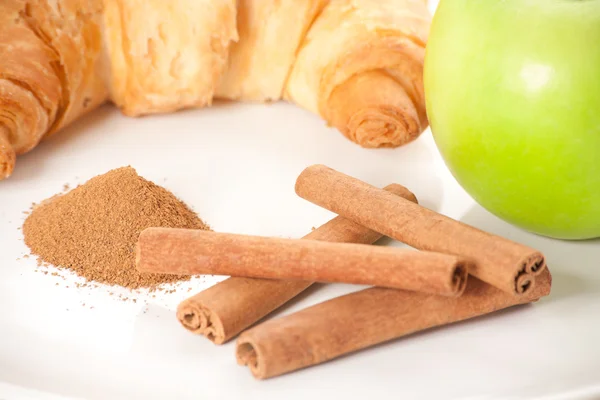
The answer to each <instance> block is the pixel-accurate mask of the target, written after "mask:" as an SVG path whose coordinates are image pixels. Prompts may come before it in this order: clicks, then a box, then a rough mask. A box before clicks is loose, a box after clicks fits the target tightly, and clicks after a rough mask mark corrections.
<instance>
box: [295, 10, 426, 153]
mask: <svg viewBox="0 0 600 400" xmlns="http://www.w3.org/2000/svg"><path fill="white" fill-rule="evenodd" d="M430 20H431V17H430V15H429V11H428V9H427V4H426V1H424V0H332V1H331V2H330V3H329V4H328V5H327V7H325V9H324V10H323V12H322V13H321V14H320V15H319V17H318V18H317V19H316V21H315V23H314V24H313V25H312V27H311V28H310V30H309V31H308V34H307V35H306V37H305V38H304V41H303V43H302V45H301V48H300V50H299V52H298V56H297V58H296V62H295V64H294V66H293V68H292V71H291V74H290V77H289V80H288V81H287V85H286V88H285V91H284V97H285V98H286V99H287V100H289V101H292V102H294V103H296V104H298V105H300V106H302V107H304V108H306V109H308V110H310V111H312V112H314V113H317V114H319V115H321V116H322V117H323V118H324V119H325V120H326V121H327V123H328V124H330V125H333V126H334V127H336V128H338V129H339V130H340V131H341V132H342V133H343V134H344V135H346V136H347V137H348V138H349V139H350V140H352V141H354V142H356V143H358V144H360V145H361V146H364V147H396V146H400V145H402V144H405V143H408V142H410V141H412V140H414V139H415V138H416V137H417V136H418V135H419V134H420V133H421V132H422V131H423V130H424V129H425V128H426V127H427V117H426V114H425V101H424V94H423V62H424V57H425V43H426V42H427V36H428V33H429V26H430Z"/></svg>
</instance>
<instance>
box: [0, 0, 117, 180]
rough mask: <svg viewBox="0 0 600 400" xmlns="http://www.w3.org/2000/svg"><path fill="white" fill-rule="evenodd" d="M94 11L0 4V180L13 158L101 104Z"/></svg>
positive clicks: (58, 3)
mask: <svg viewBox="0 0 600 400" xmlns="http://www.w3.org/2000/svg"><path fill="white" fill-rule="evenodd" d="M101 10H102V9H101V7H99V5H98V2H97V1H92V0H55V1H43V0H38V1H33V0H31V1H26V0H2V1H1V2H0V178H4V177H6V176H8V175H10V174H11V172H12V170H13V168H14V164H15V155H16V154H21V153H24V152H26V151H29V150H31V149H32V148H33V147H35V146H36V145H37V143H38V142H39V141H40V140H41V139H42V138H43V137H44V136H48V135H51V134H52V133H54V132H56V131H58V130H59V129H61V128H63V127H64V126H66V125H68V124H69V123H71V122H72V121H73V120H75V119H76V118H78V117H79V116H81V115H83V114H85V113H86V112H88V111H90V110H92V109H94V108H95V107H96V106H98V105H99V104H101V103H102V102H104V101H105V100H106V99H107V91H106V89H105V83H104V80H105V77H104V76H103V74H102V69H103V62H105V60H104V58H103V50H102V31H101V25H100V17H101Z"/></svg>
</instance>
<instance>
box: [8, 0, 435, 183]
mask: <svg viewBox="0 0 600 400" xmlns="http://www.w3.org/2000/svg"><path fill="white" fill-rule="evenodd" d="M430 19H431V18H430V15H429V12H428V11H427V7H426V1H425V0H286V1H270V0H264V1H262V0H261V1H254V0H173V1H163V0H1V1H0V179H2V178H4V177H6V176H8V175H10V173H11V172H12V170H13V168H14V164H15V158H16V155H17V154H21V153H24V152H26V151H29V150H31V149H32V148H33V147H35V146H36V145H37V143H38V142H39V141H40V140H41V139H42V138H44V137H47V136H49V135H51V134H52V133H54V132H56V131H58V130H59V129H61V128H63V127H64V126H66V125H67V124H69V123H70V122H72V121H73V120H75V119H76V118H78V117H79V116H81V115H83V114H85V113H86V112H87V111H89V110H92V109H93V108H95V107H96V106H98V105H99V104H101V103H103V102H104V101H106V100H107V99H109V98H110V100H112V101H113V102H114V103H115V104H116V105H117V106H118V107H119V108H120V109H121V110H122V112H123V113H124V114H127V115H131V116H139V115H144V114H152V113H165V112H171V111H175V110H178V109H182V108H188V107H204V106H208V105H210V104H211V102H212V99H213V98H214V97H221V98H227V99H236V100H249V101H276V100H279V99H281V98H285V99H286V100H289V101H291V102H293V103H295V104H297V105H299V106H301V107H304V108H306V109H308V110H310V111H312V112H314V113H316V114H318V115H320V116H321V117H322V118H324V119H325V120H326V121H327V123H328V124H329V125H332V126H334V127H336V128H337V129H339V130H340V131H341V132H342V133H343V134H344V135H346V136H347V137H348V138H349V139H351V140H353V141H355V142H357V143H359V144H360V145H362V146H364V147H394V146H399V145H402V144H404V143H407V142H409V141H411V140H413V139H415V138H416V137H417V136H418V135H419V134H420V133H421V132H422V131H423V130H424V129H425V127H426V126H427V118H426V115H425V104H424V99H423V82H422V70H423V58H424V54H425V43H426V42H427V35H428V30H429V24H430Z"/></svg>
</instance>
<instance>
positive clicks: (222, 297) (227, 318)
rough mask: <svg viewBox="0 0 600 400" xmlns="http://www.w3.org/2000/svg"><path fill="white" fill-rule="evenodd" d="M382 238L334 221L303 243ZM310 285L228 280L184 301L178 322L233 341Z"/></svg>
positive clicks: (396, 188)
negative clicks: (309, 240) (243, 331)
mask: <svg viewBox="0 0 600 400" xmlns="http://www.w3.org/2000/svg"><path fill="white" fill-rule="evenodd" d="M384 190H386V191H389V192H390V193H393V194H394V195H397V196H402V197H403V198H405V199H408V200H410V201H413V202H417V199H416V197H415V196H414V194H412V193H411V192H410V191H409V190H408V189H406V188H405V187H403V186H400V185H396V184H392V185H389V186H387V187H386V188H385V189H384ZM381 236H382V235H381V234H380V233H377V232H375V231H372V230H370V229H368V228H365V227H363V226H361V225H358V224H356V223H354V222H352V221H349V220H347V219H345V218H342V217H336V218H334V219H332V220H331V221H329V222H327V223H326V224H324V225H322V226H321V227H319V228H317V229H315V230H314V231H312V232H310V233H309V234H308V235H306V236H305V237H304V238H305V239H312V240H322V241H328V242H348V243H374V242H375V241H377V240H378V239H380V238H381ZM310 285H312V282H305V281H276V280H268V279H252V278H236V277H234V278H228V279H226V280H224V281H223V282H220V283H217V284H216V285H214V286H212V287H210V288H208V289H206V290H203V291H201V292H200V293H198V294H196V295H194V296H192V297H190V298H188V299H186V300H184V301H183V302H181V304H179V307H177V318H178V319H179V321H180V322H181V324H182V325H183V326H184V327H185V328H186V329H188V330H189V331H191V332H193V333H196V334H201V335H204V336H206V337H207V338H208V339H210V340H212V341H213V342H214V343H216V344H222V343H225V342H226V341H228V340H230V339H231V338H233V337H235V336H236V335H237V334H239V333H240V332H241V331H242V330H244V329H246V328H248V327H249V326H250V325H252V324H254V323H256V322H257V321H258V320H260V319H261V318H263V317H264V316H266V315H267V314H269V313H271V312H272V311H273V310H275V309H277V308H278V307H280V306H281V305H283V304H285V303H286V302H288V301H289V300H291V299H293V298H294V297H296V296H297V295H298V294H300V293H301V292H303V291H304V290H305V289H307V288H308V287H309V286H310Z"/></svg>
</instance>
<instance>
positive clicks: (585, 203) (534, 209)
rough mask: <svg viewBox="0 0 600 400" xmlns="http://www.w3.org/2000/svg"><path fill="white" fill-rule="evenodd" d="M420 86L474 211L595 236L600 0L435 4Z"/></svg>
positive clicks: (599, 203) (598, 230)
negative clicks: (477, 205) (477, 208)
mask: <svg viewBox="0 0 600 400" xmlns="http://www.w3.org/2000/svg"><path fill="white" fill-rule="evenodd" d="M424 79H425V94H426V100H427V114H428V117H429V120H430V124H431V129H432V132H433V135H434V138H435V142H436V144H437V146H438V148H439V150H440V152H441V154H442V157H443V158H444V161H445V162H446V164H447V166H448V168H449V169H450V171H451V172H452V174H453V175H454V176H455V178H456V179H457V180H458V182H459V183H460V184H461V185H462V186H463V188H464V189H465V190H466V191H467V192H468V193H469V194H471V196H473V198H474V199H475V200H476V201H477V202H478V203H480V204H481V205H482V206H483V207H484V208H486V209H488V210H489V211H491V212H492V213H494V214H495V215H497V216H499V217H500V218H502V219H504V220H506V221H508V222H510V223H512V224H514V225H517V226H520V227H522V228H524V229H526V230H529V231H532V232H535V233H538V234H541V235H545V236H550V237H554V238H562V239H587V238H593V237H599V236H600V0H442V1H441V2H440V5H439V6H438V9H437V11H436V14H435V16H434V19H433V23H432V30H431V34H430V37H429V41H428V44H427V53H426V58H425V78H424Z"/></svg>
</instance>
